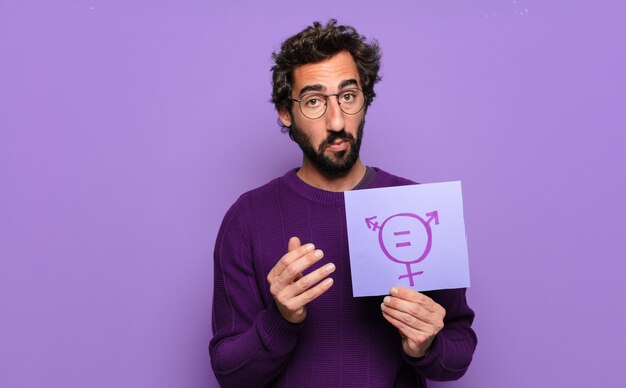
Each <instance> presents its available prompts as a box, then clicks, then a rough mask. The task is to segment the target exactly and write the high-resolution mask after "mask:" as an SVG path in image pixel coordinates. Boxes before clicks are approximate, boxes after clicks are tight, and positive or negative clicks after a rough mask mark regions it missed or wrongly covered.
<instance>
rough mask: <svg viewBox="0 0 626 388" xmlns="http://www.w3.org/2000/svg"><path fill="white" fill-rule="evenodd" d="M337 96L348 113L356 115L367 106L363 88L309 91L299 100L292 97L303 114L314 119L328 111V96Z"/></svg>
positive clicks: (342, 108) (338, 102)
mask: <svg viewBox="0 0 626 388" xmlns="http://www.w3.org/2000/svg"><path fill="white" fill-rule="evenodd" d="M331 96H335V97H337V104H339V108H340V109H341V111H342V112H343V113H345V114H347V115H355V114H357V113H359V112H360V111H361V109H363V107H364V106H365V101H366V100H367V98H365V95H364V94H363V91H362V90H361V89H356V88H353V89H346V90H342V91H341V92H339V93H335V94H322V93H307V94H305V95H303V96H302V98H300V99H299V100H297V99H295V98H290V100H291V101H295V102H297V103H298V105H300V111H301V112H302V114H303V115H304V116H305V117H307V118H309V119H312V120H315V119H319V118H320V117H322V116H324V113H326V108H328V97H331Z"/></svg>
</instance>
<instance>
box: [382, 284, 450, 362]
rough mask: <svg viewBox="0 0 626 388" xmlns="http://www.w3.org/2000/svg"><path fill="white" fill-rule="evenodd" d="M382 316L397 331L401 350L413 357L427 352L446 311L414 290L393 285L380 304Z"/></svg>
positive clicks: (441, 326)
mask: <svg viewBox="0 0 626 388" xmlns="http://www.w3.org/2000/svg"><path fill="white" fill-rule="evenodd" d="M381 309H382V310H383V316H384V317H385V319H386V320H387V321H389V323H391V324H392V325H394V326H395V327H396V328H398V330H399V331H400V336H401V337H402V349H403V350H404V352H405V353H406V354H407V355H409V356H411V357H415V358H419V357H423V356H425V355H426V352H427V351H428V348H429V347H430V344H432V342H433V340H434V339H435V336H436V335H437V333H439V331H440V330H441V329H443V318H444V316H445V315H446V310H445V309H444V308H443V307H441V306H440V305H439V304H438V303H436V302H435V301H434V300H432V299H431V298H429V297H427V296H426V295H424V294H421V293H419V292H417V291H415V290H411V289H409V288H402V287H393V288H392V289H391V296H386V297H385V299H384V300H383V303H382V304H381Z"/></svg>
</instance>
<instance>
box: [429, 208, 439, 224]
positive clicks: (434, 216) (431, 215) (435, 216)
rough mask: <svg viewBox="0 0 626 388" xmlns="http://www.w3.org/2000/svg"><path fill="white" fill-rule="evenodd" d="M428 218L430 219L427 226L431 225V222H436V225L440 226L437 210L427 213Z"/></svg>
mask: <svg viewBox="0 0 626 388" xmlns="http://www.w3.org/2000/svg"><path fill="white" fill-rule="evenodd" d="M426 217H428V219H427V220H426V223H427V224H430V221H432V220H435V225H439V213H438V212H437V210H435V211H433V212H430V213H426Z"/></svg>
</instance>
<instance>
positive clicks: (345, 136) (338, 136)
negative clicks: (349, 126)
mask: <svg viewBox="0 0 626 388" xmlns="http://www.w3.org/2000/svg"><path fill="white" fill-rule="evenodd" d="M337 140H346V141H349V142H350V143H354V141H355V140H354V136H352V135H351V134H349V133H348V132H346V131H345V130H343V129H342V130H341V131H339V132H331V133H330V134H329V135H328V137H327V138H326V140H324V141H323V142H322V144H320V151H322V150H323V149H324V148H326V147H328V146H329V145H331V144H332V143H334V142H335V141H337Z"/></svg>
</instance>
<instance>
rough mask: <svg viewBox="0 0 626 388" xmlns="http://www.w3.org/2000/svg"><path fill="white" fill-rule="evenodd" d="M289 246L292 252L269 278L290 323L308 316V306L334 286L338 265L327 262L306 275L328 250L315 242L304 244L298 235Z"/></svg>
mask: <svg viewBox="0 0 626 388" xmlns="http://www.w3.org/2000/svg"><path fill="white" fill-rule="evenodd" d="M287 247H288V252H287V253H286V254H284V255H283V257H281V258H280V260H279V261H278V262H277V263H276V265H274V267H273V268H272V269H271V270H270V272H269V274H268V275H267V281H268V283H269V284H270V292H271V294H272V297H273V298H274V301H275V302H276V306H277V307H278V310H279V311H280V313H281V314H282V315H283V317H284V318H285V319H286V320H288V321H289V322H292V323H298V322H302V321H303V320H304V319H305V317H306V305H307V304H308V303H309V302H311V301H312V300H314V299H315V298H317V297H319V296H320V295H322V294H323V293H324V292H326V291H328V289H330V287H331V286H332V285H333V279H332V278H328V275H330V274H331V273H333V272H334V271H335V265H334V264H332V263H329V264H326V265H325V266H323V267H321V268H317V269H315V270H314V271H311V272H310V273H308V274H307V275H306V276H303V272H304V271H305V270H307V269H308V268H309V267H311V266H312V265H313V264H315V263H317V262H318V261H319V260H321V259H322V257H324V253H323V252H322V251H321V250H319V249H315V246H314V245H313V244H310V243H309V244H305V245H301V243H300V239H298V238H297V237H292V238H290V239H289V243H288V244H287Z"/></svg>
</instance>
